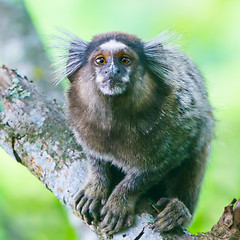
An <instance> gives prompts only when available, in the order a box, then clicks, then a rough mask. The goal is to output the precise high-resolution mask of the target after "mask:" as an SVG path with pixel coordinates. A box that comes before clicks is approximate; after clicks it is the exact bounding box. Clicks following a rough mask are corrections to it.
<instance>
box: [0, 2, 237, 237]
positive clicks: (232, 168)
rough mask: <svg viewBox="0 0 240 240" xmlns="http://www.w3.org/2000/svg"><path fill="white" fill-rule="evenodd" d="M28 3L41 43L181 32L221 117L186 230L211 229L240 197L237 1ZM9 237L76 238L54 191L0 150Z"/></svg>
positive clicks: (1, 197)
mask: <svg viewBox="0 0 240 240" xmlns="http://www.w3.org/2000/svg"><path fill="white" fill-rule="evenodd" d="M25 4H26V7H27V9H28V12H29V14H30V16H31V18H32V21H33V22H34V25H35V27H36V29H37V31H38V33H39V34H40V36H41V39H42V41H43V43H44V44H47V43H48V38H46V37H45V36H47V35H51V34H54V33H55V32H56V31H55V28H56V27H60V28H63V29H66V30H68V31H71V32H73V33H75V34H77V35H79V36H80V37H81V38H83V39H85V40H90V39H91V37H92V36H93V35H95V34H97V33H101V32H106V31H110V30H120V31H125V32H129V33H133V34H136V35H138V36H139V37H141V38H142V39H143V40H149V39H151V38H152V37H154V36H155V35H157V34H158V33H159V32H161V31H163V30H164V29H168V28H169V27H173V30H176V31H177V32H179V33H182V34H183V41H182V42H183V51H184V52H185V53H187V54H188V55H190V56H191V57H192V58H193V59H194V61H195V62H196V64H197V65H198V66H199V68H200V70H201V71H202V73H203V74H204V76H205V78H206V82H207V88H208V92H209V98H210V101H211V103H212V105H213V106H214V108H215V116H216V118H217V127H216V139H215V140H214V142H213V150H212V154H211V159H210V163H209V165H208V169H207V174H206V178H205V182H204V185H203V190H202V194H201V198H200V202H199V207H198V209H197V211H196V214H195V221H194V222H193V224H192V226H191V228H190V229H189V230H190V232H192V233H196V232H201V231H208V230H210V228H211V226H213V224H215V223H216V222H217V220H218V219H219V217H220V215H221V214H222V212H223V207H224V206H226V205H227V204H228V203H230V202H231V200H232V199H233V198H234V197H235V198H239V197H240V187H239V186H240V185H239V183H240V94H239V90H240V27H239V26H240V14H239V13H240V1H239V0H195V1H192V0H183V1H179V0H170V1H159V0H141V1H139V0H132V1H127V0H122V1H111V0H105V1H99V0H95V1H94V0H62V1H59V0H51V1H50V0H34V1H33V0H25ZM48 54H49V55H52V51H51V50H49V51H48ZM19 72H21V69H19ZM5 239H8V240H9V239H10V240H12V239H24V240H33V239H34V240H38V239H39V240H45V239H46V240H48V239H49V240H55V239H58V240H67V239H73V240H74V239H76V236H75V232H74V230H73V228H72V227H71V226H70V224H69V222H68V218H67V215H66V212H65V210H64V208H63V207H62V206H61V204H60V203H59V202H58V200H56V199H55V197H54V196H53V194H52V193H50V192H49V191H48V190H47V189H46V188H45V187H44V186H43V185H42V184H41V182H40V181H39V180H37V179H36V178H35V177H33V175H32V174H31V173H29V172H28V170H27V169H25V168H24V167H22V166H20V165H19V164H17V163H16V162H15V161H14V160H13V159H11V158H10V157H9V156H7V155H6V154H5V153H4V152H3V150H1V149H0V240H5Z"/></svg>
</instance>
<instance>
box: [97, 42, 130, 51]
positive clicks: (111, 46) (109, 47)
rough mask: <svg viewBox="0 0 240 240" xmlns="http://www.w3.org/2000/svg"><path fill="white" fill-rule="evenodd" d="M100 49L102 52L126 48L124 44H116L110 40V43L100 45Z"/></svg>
mask: <svg viewBox="0 0 240 240" xmlns="http://www.w3.org/2000/svg"><path fill="white" fill-rule="evenodd" d="M100 48H101V49H102V50H108V51H113V50H121V49H124V48H126V45H125V44H124V43H121V42H117V41H116V40H110V41H108V42H106V43H103V44H102V45H100Z"/></svg>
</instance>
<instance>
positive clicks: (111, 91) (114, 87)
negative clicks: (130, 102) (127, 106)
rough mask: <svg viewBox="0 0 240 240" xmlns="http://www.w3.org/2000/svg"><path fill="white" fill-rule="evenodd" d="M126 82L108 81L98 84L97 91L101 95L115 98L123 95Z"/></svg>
mask: <svg viewBox="0 0 240 240" xmlns="http://www.w3.org/2000/svg"><path fill="white" fill-rule="evenodd" d="M127 85H128V84H127V82H117V81H114V80H109V81H106V82H103V83H101V84H99V86H98V87H99V90H100V91H101V93H102V94H103V95H109V96H116V95H120V94H123V93H124V92H125V91H126V89H127Z"/></svg>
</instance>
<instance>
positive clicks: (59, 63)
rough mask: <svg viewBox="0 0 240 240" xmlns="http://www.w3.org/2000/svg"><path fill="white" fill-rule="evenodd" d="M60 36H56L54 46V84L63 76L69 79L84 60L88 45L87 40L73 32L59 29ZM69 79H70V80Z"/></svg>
mask: <svg viewBox="0 0 240 240" xmlns="http://www.w3.org/2000/svg"><path fill="white" fill-rule="evenodd" d="M61 33H63V34H62V36H57V37H56V38H55V39H56V44H55V45H54V48H56V49H58V53H57V57H56V61H55V63H54V64H53V67H54V68H55V82H54V83H55V84H58V83H59V82H60V81H61V80H63V79H64V78H68V79H69V80H70V79H71V78H70V77H71V75H72V74H74V73H75V72H76V71H77V70H78V69H79V68H80V67H81V66H82V65H83V62H84V56H85V52H86V49H87V47H88V42H86V41H84V40H82V39H81V38H79V37H77V36H76V35H74V34H71V33H68V32H63V31H61ZM70 81H71V80H70Z"/></svg>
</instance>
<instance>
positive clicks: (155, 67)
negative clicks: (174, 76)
mask: <svg viewBox="0 0 240 240" xmlns="http://www.w3.org/2000/svg"><path fill="white" fill-rule="evenodd" d="M180 39H181V35H179V34H176V33H175V32H173V31H170V30H165V31H163V32H161V33H160V34H158V35H157V36H156V37H154V38H153V39H151V40H150V41H148V42H146V43H144V53H145V56H146V60H147V65H148V68H149V69H150V70H151V71H152V72H153V73H154V74H156V75H157V76H158V77H160V78H163V77H165V76H166V75H167V74H168V72H169V71H171V66H170V65H169V64H168V62H167V57H166V54H169V53H170V52H169V51H167V50H168V48H171V47H172V46H178V43H179V42H180Z"/></svg>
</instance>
